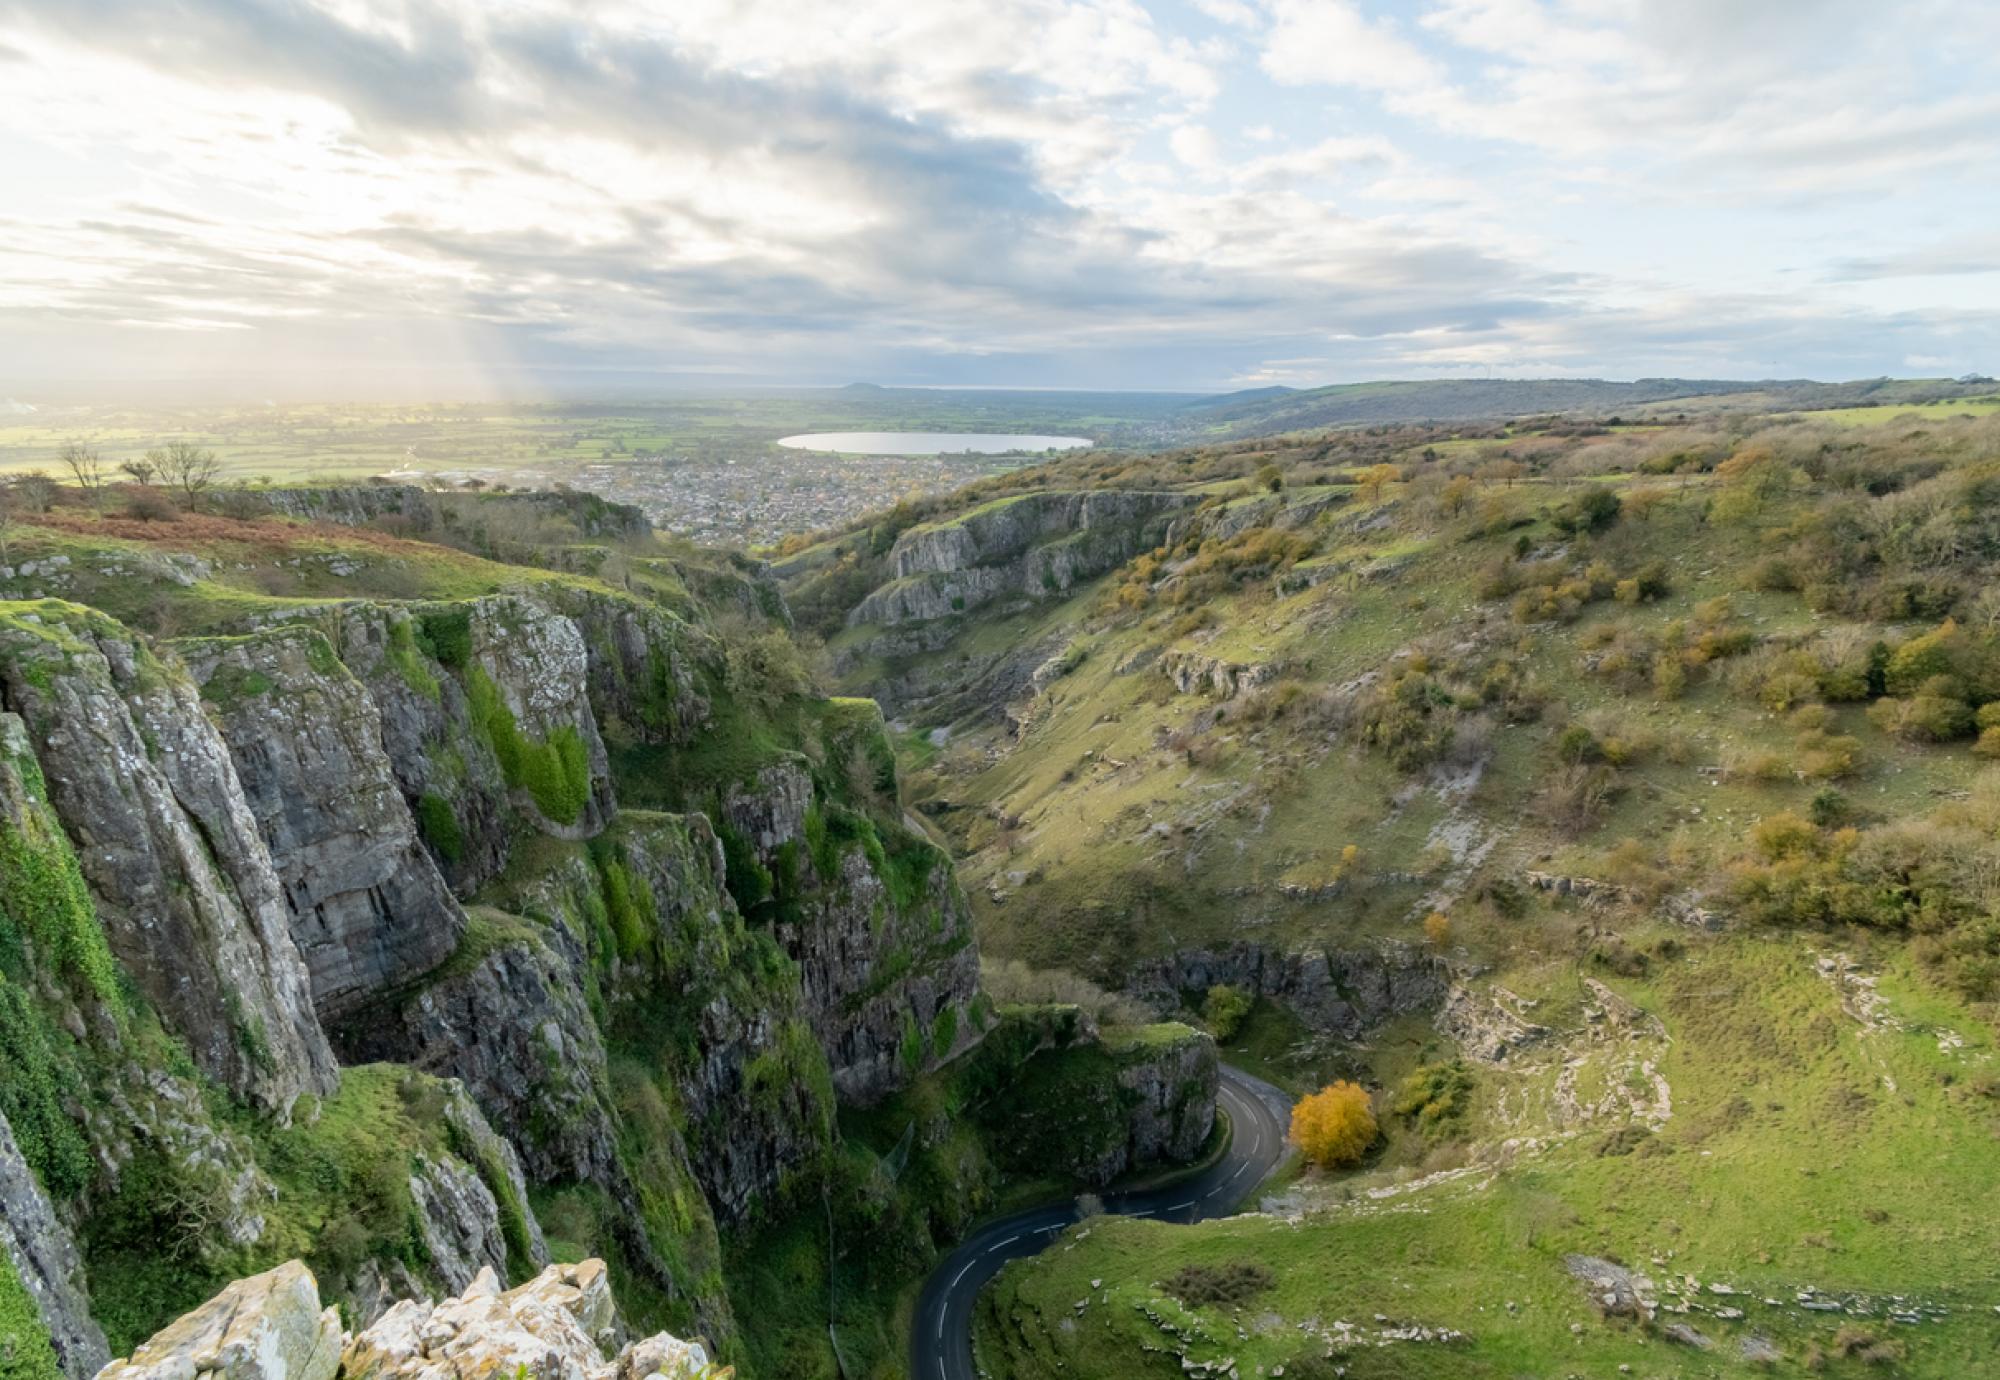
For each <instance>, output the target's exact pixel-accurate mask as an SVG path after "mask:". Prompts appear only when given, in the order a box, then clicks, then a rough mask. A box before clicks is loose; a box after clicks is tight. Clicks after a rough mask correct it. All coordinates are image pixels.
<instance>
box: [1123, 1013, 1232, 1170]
mask: <svg viewBox="0 0 2000 1380" xmlns="http://www.w3.org/2000/svg"><path fill="white" fill-rule="evenodd" d="M1103 1038H1104V1042H1105V1046H1106V1048H1108V1049H1109V1050H1110V1051H1111V1053H1112V1057H1113V1058H1114V1059H1116V1060H1117V1061H1118V1064H1119V1068H1118V1086H1119V1087H1121V1088H1123V1089H1125V1090H1126V1092H1127V1093H1129V1094H1131V1103H1130V1110H1129V1111H1128V1112H1127V1122H1128V1125H1129V1126H1130V1133H1129V1135H1128V1136H1127V1138H1126V1166H1124V1167H1131V1166H1136V1165H1146V1164H1185V1163H1187V1162H1188V1161H1189V1160H1192V1159H1194V1158H1195V1157H1196V1156H1197V1155H1199V1154H1200V1153H1201V1151H1202V1147H1203V1146H1205V1145H1206V1144H1208V1137H1209V1133H1210V1132H1211V1131H1213V1130H1214V1129H1215V1091H1216V1080H1217V1078H1218V1077H1219V1074H1218V1072H1217V1065H1216V1054H1215V1041H1214V1040H1212V1039H1210V1038H1209V1037H1208V1036H1207V1035H1205V1034H1203V1033H1202V1032H1201V1031H1198V1030H1194V1029H1192V1028H1190V1027H1188V1026H1150V1027H1146V1028H1144V1029H1142V1030H1138V1031H1131V1032H1127V1031H1120V1030H1109V1031H1106V1032H1105V1034H1104V1037H1103Z"/></svg>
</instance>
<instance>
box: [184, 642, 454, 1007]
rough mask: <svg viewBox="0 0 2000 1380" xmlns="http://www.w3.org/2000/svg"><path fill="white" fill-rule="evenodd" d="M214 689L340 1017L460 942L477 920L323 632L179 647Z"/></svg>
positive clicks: (208, 689)
mask: <svg viewBox="0 0 2000 1380" xmlns="http://www.w3.org/2000/svg"><path fill="white" fill-rule="evenodd" d="M176 649H177V650H178V651H179V652H180V654H181V656H182V658H183V659H184V660H185V661H186V662H187V664H188V667H189V669H190V670H191V671H192V672H193V674H194V677H195V679H196V681H197V682H199V683H200V685H201V687H202V697H203V699H204V701H206V703H207V704H208V706H209V710H210V712H211V713H212V715H213V716H214V718H215V720H216V723H217V724H218V726H219V727H220V728H221V729H222V736H223V738H224V740H225V741H226V742H227V743H228V744H229V751H230V756H231V757H232V758H233V759H234V761H235V765H236V774H237V777H238V779H239V780H240V781H241V782H242V784H243V791H244V796H245V798H246V800H247V801H248V803H249V805H250V808H251V810H252V811H253V812H254V813H255V815H256V817H257V821H258V824H259V826H260V827H261V829H262V831H263V836H264V841H265V843H266V844H267V845H268V846H269V848H270V851H271V862H272V865H273V866H274V867H275V868H276V869H277V873H278V878H279V881H280V882H281V883H282V884H283V886H284V893H285V903H286V907H287V911H288V913H289V915H290V919H291V928H292V937H293V939H294V940H295V941H296V942H297V944H298V947H299V952H300V953H301V954H302V955H303V956H304V958H305V961H306V968H307V971H308V972H309V973H310V974H311V977H312V989H313V1001H314V1003H315V1005H316V1006H317V1008H318V1010H319V1013H320V1016H321V1018H322V1019H324V1020H331V1019H333V1018H335V1017H338V1016H340V1015H342V1014H345V1013H346V1012H348V1011H351V1010H353V1009H354V1008H355V1007H356V1006H359V1005H360V1004H362V1003H363V1002H365V1001H367V1000H368V999H369V998H370V997H371V996H373V995H375V994H377V993H379V992H383V991H386V990H388V989H389V988H392V987H396V986H400V985H402V984H403V983H406V982H409V981H410V980H412V979H413V978H415V977H417V976H418V975H420V974H422V973H424V972H427V971H429V970H430V969H431V968H433V967H435V966H436V965H437V964H438V963H440V962H442V961H443V960H444V959H445V957H446V956H448V955H449V954H450V953H451V952H452V951H453V950H454V949H455V948H456V947H457V945H458V937H459V934H460V932H461V931H462V930H463V929H464V928H465V917H464V915H463V914H462V913H461V912H460V910H459V906H458V902H457V901H456V900H455V899H454V898H453V897H452V895H451V893H450V891H449V890H448V889H447V888H446V886H445V882H444V878H443V877H442V876H441V875H440V874H439V872H438V870H437V866H436V864H435V863H434V862H433V861H432V860H431V856H430V854H429V853H428V852H426V851H425V849H424V846H423V844H422V842H421V841H420V840H419V839H418V837H417V829H416V824H415V821H414V820H413V819H412V818H411V815H410V811H409V808H408V806H407V805H406V803H405V802H404V799H403V796H402V793H401V791H400V790H399V789H398V786H397V782H396V777H395V773H394V772H393V771H392V769H391V768H390V765H389V758H388V756H387V755H386V754H385V753H384V751H383V749H382V720H381V715H380V714H379V713H378V712H377V711H376V708H375V702H374V701H373V700H372V699H371V698H369V696H368V694H367V692H366V691H365V690H364V689H363V688H362V687H361V685H360V684H359V683H358V682H357V681H356V680H355V679H354V677H353V676H352V675H350V674H349V673H348V671H347V669H346V667H344V666H343V665H341V663H340V661H339V659H338V658H337V657H336V656H335V655H334V653H333V648H332V647H331V645H329V644H328V642H327V641H326V639H325V638H324V637H323V636H321V635H320V634H319V633H318V632H316V631H313V630H311V629H307V628H301V627H290V628H280V629H276V630H273V631H271V632H266V633H259V634H256V635H253V636H250V637H241V638H218V639H204V640H201V641H195V642H183V643H178V644H176Z"/></svg>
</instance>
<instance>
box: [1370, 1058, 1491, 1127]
mask: <svg viewBox="0 0 2000 1380" xmlns="http://www.w3.org/2000/svg"><path fill="white" fill-rule="evenodd" d="M1471 1099H1472V1071H1471V1070H1470V1069H1468V1068H1467V1067H1466V1066H1465V1064H1464V1063H1463V1062H1461V1061H1460V1060H1457V1059H1453V1060H1450V1061H1449V1062H1445V1063H1438V1064H1425V1065H1423V1066H1422V1067H1420V1068H1418V1069H1417V1070H1416V1071H1415V1072H1414V1073H1412V1074H1411V1075H1410V1076H1409V1077H1408V1078H1407V1079H1405V1080H1404V1082H1403V1086H1402V1087H1401V1088H1400V1089H1398V1090H1397V1093H1396V1100H1395V1101H1394V1102H1393V1103H1391V1104H1390V1110H1391V1111H1393V1112H1394V1113H1395V1114H1396V1115H1397V1116H1399V1117H1402V1118H1404V1119H1405V1120H1407V1121H1409V1122H1411V1123H1412V1124H1413V1125H1415V1126H1416V1128H1417V1130H1419V1131H1420V1132H1422V1133H1423V1134H1424V1135H1425V1136H1426V1137H1436V1136H1439V1135H1441V1134H1443V1133H1444V1132H1446V1131H1447V1130H1449V1129H1450V1128H1451V1127H1452V1126H1454V1125H1456V1124H1457V1123H1458V1122H1459V1121H1460V1120H1462V1119H1463V1118H1464V1116H1465V1111H1466V1108H1467V1106H1469V1105H1470V1103H1471Z"/></svg>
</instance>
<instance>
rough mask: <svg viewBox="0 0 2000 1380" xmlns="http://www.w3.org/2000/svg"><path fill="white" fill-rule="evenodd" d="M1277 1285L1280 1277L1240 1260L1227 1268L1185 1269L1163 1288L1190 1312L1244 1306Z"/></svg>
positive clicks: (1168, 1278) (1164, 1282) (1162, 1283)
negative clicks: (1254, 1296)
mask: <svg viewBox="0 0 2000 1380" xmlns="http://www.w3.org/2000/svg"><path fill="white" fill-rule="evenodd" d="M1275 1283H1277V1277H1276V1276H1275V1275H1273V1274H1272V1273H1271V1272H1270V1270H1268V1269H1266V1268H1265V1267H1264V1266H1262V1265H1258V1264H1255V1263H1253V1262H1251V1261H1247V1260H1238V1261H1232V1262H1231V1263H1229V1264H1227V1265H1183V1266H1181V1267H1180V1269H1178V1270H1176V1271H1174V1272H1173V1274H1171V1275H1169V1276H1168V1277H1167V1278H1166V1279H1165V1280H1164V1281H1162V1282H1161V1287H1162V1288H1163V1289H1165V1290H1166V1291H1167V1292H1168V1293H1169V1294H1172V1295H1173V1296H1174V1297H1175V1298H1177V1299H1179V1300H1180V1301H1181V1302H1182V1303H1184V1304H1186V1305H1187V1306H1188V1307H1190V1308H1210V1307H1214V1306H1216V1305H1218V1304H1231V1303H1242V1302H1243V1301H1244V1300H1245V1299H1248V1298H1250V1297H1252V1296H1253V1295H1256V1294H1261V1293H1263V1292H1264V1291H1265V1290H1266V1289H1269V1288H1270V1287H1271V1286H1272V1285H1273V1284H1275Z"/></svg>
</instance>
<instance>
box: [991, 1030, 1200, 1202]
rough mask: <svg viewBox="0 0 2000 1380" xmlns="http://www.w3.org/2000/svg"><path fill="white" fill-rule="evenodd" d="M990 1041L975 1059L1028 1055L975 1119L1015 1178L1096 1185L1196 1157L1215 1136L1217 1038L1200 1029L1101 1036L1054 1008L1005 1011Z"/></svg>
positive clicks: (1137, 1031) (1122, 1031)
mask: <svg viewBox="0 0 2000 1380" xmlns="http://www.w3.org/2000/svg"><path fill="white" fill-rule="evenodd" d="M1024 1023H1025V1024H1024ZM1034 1026H1039V1027H1040V1028H1039V1029H1035V1028H1033V1027H1034ZM988 1038H989V1043H988V1044H987V1045H986V1046H985V1047H983V1048H982V1049H981V1050H979V1051H978V1053H977V1054H975V1055H974V1056H973V1057H974V1058H983V1059H993V1058H1003V1059H1004V1058H1007V1057H1009V1055H1010V1052H1011V1054H1012V1056H1013V1057H1016V1058H1021V1056H1023V1055H1025V1056H1026V1057H1025V1058H1021V1062H1020V1063H1019V1065H1018V1067H1016V1068H1015V1069H1014V1070H1013V1071H1012V1076H1011V1077H1010V1078H1009V1079H1008V1081H1006V1082H1004V1083H1003V1084H1002V1085H1001V1090H1000V1092H999V1093H998V1095H997V1096H996V1097H995V1099H994V1100H993V1102H992V1103H991V1104H990V1105H988V1106H985V1107H982V1108H980V1109H979V1112H978V1116H979V1118H980V1120H981V1121H982V1122H983V1123H984V1124H985V1126H986V1127H987V1129H988V1131H989V1133H990V1134H991V1135H992V1137H993V1140H994V1144H995V1145H996V1147H997V1148H998V1150H999V1152H1000V1154H1001V1156H1002V1157H1003V1158H1004V1159H1005V1160H1006V1161H1007V1162H1008V1163H1009V1164H1010V1165H1011V1166H1012V1167H1013V1168H1014V1169H1015V1170H1017V1171H1019V1172H1022V1173H1027V1174H1051V1173H1053V1174H1059V1175H1066V1176H1069V1177H1072V1178H1076V1179H1080V1180H1082V1181H1083V1182H1085V1183H1088V1184H1094V1185H1097V1186H1099V1187H1102V1186H1103V1185H1105V1184H1108V1183H1110V1182H1112V1181H1113V1180H1114V1179H1116V1178H1118V1177H1119V1176H1120V1175H1122V1174H1126V1173H1129V1172H1130V1171H1132V1170H1134V1169H1138V1168H1141V1167H1144V1166H1146V1165H1153V1164H1161V1163H1184V1162H1186V1161H1188V1160H1192V1159H1194V1158H1195V1157H1196V1156H1198V1155H1199V1154H1200V1153H1201V1151H1202V1148H1203V1147H1204V1146H1205V1145H1206V1144H1207V1143H1208V1137H1209V1133H1210V1132H1211V1131H1213V1130H1214V1127H1215V1094H1216V1083H1217V1079H1218V1072H1217V1063H1216V1051H1215V1041H1214V1040H1212V1039H1210V1038H1209V1037H1208V1035H1206V1034H1205V1033H1203V1032H1201V1031H1198V1030H1195V1029H1192V1028H1191V1027H1188V1026H1185V1025H1181V1024H1178V1023H1175V1022H1168V1023H1165V1024H1161V1025H1151V1026H1140V1027H1110V1028H1106V1029H1105V1030H1104V1031H1103V1032H1101V1033H1100V1032H1099V1031H1097V1030H1096V1029H1095V1028H1094V1027H1093V1026H1092V1025H1091V1023H1090V1022H1089V1021H1088V1020H1087V1019H1082V1018H1080V1017H1079V1015H1078V1013H1076V1011H1075V1008H1073V1007H1071V1008H1062V1007H1055V1008H1032V1009H1028V1010H1019V1009H1017V1010H1016V1011H1014V1012H1010V1013H1009V1014H1008V1015H1006V1016H1003V1017H1002V1022H1001V1027H1000V1029H999V1031H998V1032H997V1034H995V1035H991V1036H989V1037H988ZM1029 1041H1032V1044H1031V1045H1029V1044H1027V1042H1029ZM1024 1045H1026V1046H1027V1047H1026V1048H1024V1047H1023V1046H1024Z"/></svg>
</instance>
